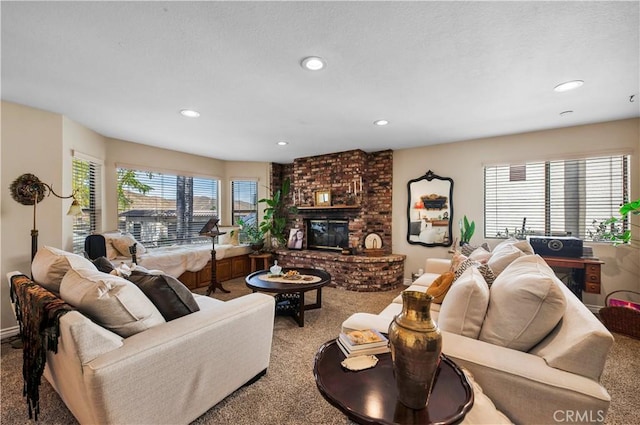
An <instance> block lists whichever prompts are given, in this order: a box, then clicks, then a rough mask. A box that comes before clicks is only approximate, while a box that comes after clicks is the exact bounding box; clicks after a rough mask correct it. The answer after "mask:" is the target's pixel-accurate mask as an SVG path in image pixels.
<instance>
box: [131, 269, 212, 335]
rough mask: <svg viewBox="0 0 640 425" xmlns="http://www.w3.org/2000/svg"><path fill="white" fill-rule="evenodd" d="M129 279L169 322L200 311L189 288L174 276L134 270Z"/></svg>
mask: <svg viewBox="0 0 640 425" xmlns="http://www.w3.org/2000/svg"><path fill="white" fill-rule="evenodd" d="M128 279H129V280H130V281H131V282H133V283H135V284H136V286H138V288H140V289H141V290H142V292H144V294H145V295H146V296H147V298H149V299H150V300H151V302H152V303H153V304H154V305H155V306H156V308H157V309H158V310H159V311H160V314H162V317H164V319H165V320H166V321H167V322H168V321H170V320H174V319H177V318H179V317H182V316H186V315H187V314H190V313H193V312H195V311H199V310H200V307H199V306H198V303H197V302H196V300H195V298H193V294H192V293H191V291H190V290H189V288H187V287H186V286H184V284H183V283H182V282H180V281H179V280H178V279H176V278H175V277H173V276H169V275H167V274H152V273H148V272H145V271H140V270H133V271H132V272H131V276H129V277H128Z"/></svg>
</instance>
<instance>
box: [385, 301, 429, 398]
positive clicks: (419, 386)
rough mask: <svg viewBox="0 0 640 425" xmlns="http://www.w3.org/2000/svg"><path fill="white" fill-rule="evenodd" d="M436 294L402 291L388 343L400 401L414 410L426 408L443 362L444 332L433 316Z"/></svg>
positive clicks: (390, 328) (390, 326)
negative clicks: (432, 305)
mask: <svg viewBox="0 0 640 425" xmlns="http://www.w3.org/2000/svg"><path fill="white" fill-rule="evenodd" d="M432 300H433V297H432V296H431V295H427V294H425V293H422V292H417V291H404V292H403V293H402V312H401V313H400V314H398V315H397V316H396V317H395V318H394V319H393V322H391V324H390V325H389V345H390V347H391V359H392V360H393V373H394V375H395V379H396V387H397V389H398V401H400V403H402V404H404V405H405V406H407V407H409V408H411V409H422V408H424V407H426V405H427V403H428V402H429V396H430V395H431V389H432V388H433V382H434V379H435V376H436V372H437V370H438V366H439V364H440V353H441V351H442V335H441V334H440V329H438V326H437V325H436V323H435V322H434V321H433V319H431V313H430V310H429V309H430V308H431V301H432Z"/></svg>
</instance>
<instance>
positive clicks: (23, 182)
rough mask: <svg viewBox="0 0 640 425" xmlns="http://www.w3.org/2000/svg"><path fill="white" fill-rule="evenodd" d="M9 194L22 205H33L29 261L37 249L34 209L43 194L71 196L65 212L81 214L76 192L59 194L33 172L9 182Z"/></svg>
mask: <svg viewBox="0 0 640 425" xmlns="http://www.w3.org/2000/svg"><path fill="white" fill-rule="evenodd" d="M10 190H11V196H12V197H13V199H14V200H15V201H16V202H19V203H21V204H22V205H33V228H32V229H31V261H33V257H35V255H36V252H37V251H38V228H37V226H36V210H37V206H38V202H41V201H42V200H43V199H44V197H45V196H49V195H53V196H55V197H56V198H60V199H70V198H73V202H72V203H71V207H70V208H69V211H68V212H67V215H74V216H75V215H80V214H82V207H81V206H80V204H79V203H78V201H77V200H76V198H75V195H76V192H75V191H73V193H72V194H71V195H69V196H61V195H58V194H57V193H56V192H54V191H53V188H52V187H51V186H50V185H48V184H46V183H43V182H41V181H40V179H39V178H38V177H36V176H34V175H33V174H23V175H21V176H20V177H18V178H17V179H15V180H14V181H13V183H11V186H10Z"/></svg>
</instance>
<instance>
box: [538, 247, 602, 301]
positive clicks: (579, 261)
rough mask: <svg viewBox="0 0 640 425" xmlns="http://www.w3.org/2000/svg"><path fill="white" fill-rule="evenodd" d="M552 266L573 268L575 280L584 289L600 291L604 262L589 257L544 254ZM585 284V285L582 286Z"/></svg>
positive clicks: (585, 290) (593, 292) (593, 291)
mask: <svg viewBox="0 0 640 425" xmlns="http://www.w3.org/2000/svg"><path fill="white" fill-rule="evenodd" d="M542 258H544V260H545V261H546V262H547V264H549V266H550V267H552V268H553V267H561V268H569V269H573V275H574V276H573V278H572V279H573V280H576V281H578V283H579V284H580V286H581V287H582V288H583V291H584V292H586V293H589V294H599V293H600V267H601V266H602V264H604V262H602V261H600V260H596V259H587V258H561V257H547V256H544V255H543V256H542ZM583 284H584V286H582V285H583Z"/></svg>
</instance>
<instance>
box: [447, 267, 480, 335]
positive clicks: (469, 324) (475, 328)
mask: <svg viewBox="0 0 640 425" xmlns="http://www.w3.org/2000/svg"><path fill="white" fill-rule="evenodd" d="M488 305H489V287H488V286H487V283H486V282H485V281H484V278H483V277H482V275H481V274H480V272H479V271H478V269H476V268H475V267H471V268H469V269H467V270H466V271H465V272H464V273H463V274H462V276H460V278H458V279H457V280H456V281H455V282H453V284H452V285H451V288H449V292H448V293H447V296H446V297H445V298H444V301H442V306H440V313H439V315H438V326H439V327H440V329H442V330H443V331H447V332H452V333H455V334H458V335H463V336H466V337H469V338H474V339H478V335H479V334H480V329H481V328H482V322H483V321H484V317H485V314H486V312H487V306H488Z"/></svg>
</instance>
